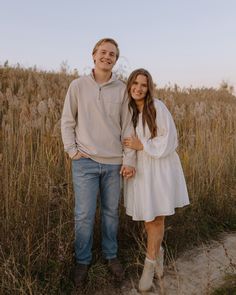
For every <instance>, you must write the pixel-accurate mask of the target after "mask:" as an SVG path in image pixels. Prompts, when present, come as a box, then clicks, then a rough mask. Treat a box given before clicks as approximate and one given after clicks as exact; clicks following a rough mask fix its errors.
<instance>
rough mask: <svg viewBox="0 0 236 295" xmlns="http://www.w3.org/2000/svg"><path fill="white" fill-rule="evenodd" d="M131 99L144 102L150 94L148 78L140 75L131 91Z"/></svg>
mask: <svg viewBox="0 0 236 295" xmlns="http://www.w3.org/2000/svg"><path fill="white" fill-rule="evenodd" d="M130 92H131V97H132V98H133V99H134V100H137V101H144V99H145V97H146V95H147V92H148V79H147V77H146V76H144V75H142V74H140V75H138V76H137V77H136V78H135V80H134V82H133V84H132V86H131V89H130Z"/></svg>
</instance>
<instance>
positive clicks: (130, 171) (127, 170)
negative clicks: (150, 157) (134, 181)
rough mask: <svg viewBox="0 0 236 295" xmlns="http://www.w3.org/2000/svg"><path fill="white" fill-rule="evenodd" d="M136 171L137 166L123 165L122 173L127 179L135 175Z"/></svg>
mask: <svg viewBox="0 0 236 295" xmlns="http://www.w3.org/2000/svg"><path fill="white" fill-rule="evenodd" d="M135 172H136V171H135V168H134V167H131V166H126V165H122V167H121V169H120V174H121V175H122V176H123V177H125V178H126V179H129V178H131V177H133V176H134V175H135Z"/></svg>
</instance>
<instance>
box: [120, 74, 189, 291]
mask: <svg viewBox="0 0 236 295" xmlns="http://www.w3.org/2000/svg"><path fill="white" fill-rule="evenodd" d="M153 89H154V86H153V81H152V77H151V75H150V74H149V72H148V71H146V70H144V69H138V70H135V71H134V72H132V73H131V75H130V77H129V78H128V82H127V92H128V97H129V109H130V111H131V112H132V121H133V125H134V129H135V133H136V134H135V135H134V136H130V137H128V138H125V139H124V142H123V144H124V146H125V147H128V148H131V149H134V150H136V151H137V168H136V175H135V177H134V178H131V179H129V180H127V179H126V180H125V184H124V197H125V207H126V213H127V214H128V215H130V216H132V218H133V220H143V221H144V224H145V229H146V232H147V253H146V259H145V263H144V269H143V273H142V277H141V279H140V281H139V289H140V291H147V290H148V289H150V288H151V286H152V281H153V277H154V275H155V274H156V275H157V276H158V277H161V276H162V275H163V252H162V250H161V243H162V240H163V236H164V220H165V216H168V215H172V214H174V213H175V208H176V207H183V206H185V205H188V204H189V198H188V192H187V188H186V183H185V179H184V175H183V171H182V167H181V163H180V160H179V157H178V155H177V153H176V151H175V149H176V148H177V145H178V142H177V132H176V128H175V124H174V121H173V119H172V116H171V114H170V112H169V111H168V109H167V108H166V106H165V105H164V103H163V102H161V101H160V100H158V99H155V98H153Z"/></svg>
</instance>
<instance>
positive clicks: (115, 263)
mask: <svg viewBox="0 0 236 295" xmlns="http://www.w3.org/2000/svg"><path fill="white" fill-rule="evenodd" d="M107 265H108V269H109V270H110V272H111V273H112V274H113V275H114V277H115V278H116V279H117V280H118V281H122V279H123V277H124V269H123V267H122V265H121V263H120V261H119V260H118V259H117V258H112V259H107Z"/></svg>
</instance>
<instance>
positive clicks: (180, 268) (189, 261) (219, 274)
mask: <svg viewBox="0 0 236 295" xmlns="http://www.w3.org/2000/svg"><path fill="white" fill-rule="evenodd" d="M226 273H236V233H230V234H224V235H222V237H221V239H220V240H219V241H214V242H211V243H210V244H209V245H202V246H201V247H198V248H195V249H193V250H190V251H186V252H185V253H184V254H183V255H182V256H181V257H179V258H178V259H177V260H176V261H174V262H173V263H172V264H171V265H169V266H168V267H167V268H166V269H165V276H164V279H163V280H162V282H161V283H160V285H161V288H160V286H157V284H156V285H155V286H154V288H153V291H152V292H146V293H143V294H147V295H154V294H165V295H204V294H209V291H210V290H212V288H213V287H216V286H218V285H219V284H220V283H221V282H222V279H223V277H224V275H225V274H226ZM161 290H163V291H161ZM123 294H125V295H137V294H140V293H139V292H138V291H137V290H136V289H134V288H133V289H131V290H129V291H128V290H127V289H126V291H125V290H124V292H123Z"/></svg>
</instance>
